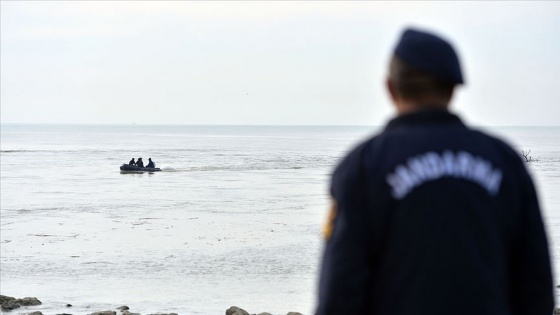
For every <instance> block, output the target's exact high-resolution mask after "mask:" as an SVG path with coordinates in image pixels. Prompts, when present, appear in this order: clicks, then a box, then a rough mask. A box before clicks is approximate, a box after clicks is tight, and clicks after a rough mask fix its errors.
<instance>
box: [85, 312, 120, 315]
mask: <svg viewBox="0 0 560 315" xmlns="http://www.w3.org/2000/svg"><path fill="white" fill-rule="evenodd" d="M89 315H117V312H115V311H101V312H95V313H91V314H89Z"/></svg>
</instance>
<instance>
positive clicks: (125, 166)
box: [121, 164, 161, 172]
mask: <svg viewBox="0 0 560 315" xmlns="http://www.w3.org/2000/svg"><path fill="white" fill-rule="evenodd" d="M121 171H131V172H159V171H161V169H160V168H159V167H155V168H151V167H140V166H136V165H129V164H123V165H121Z"/></svg>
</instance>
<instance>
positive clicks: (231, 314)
mask: <svg viewBox="0 0 560 315" xmlns="http://www.w3.org/2000/svg"><path fill="white" fill-rule="evenodd" d="M226 315H249V313H247V311H246V310H244V309H242V308H239V307H237V306H232V307H230V308H228V309H227V310H226Z"/></svg>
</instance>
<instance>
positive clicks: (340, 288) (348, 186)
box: [316, 150, 371, 315]
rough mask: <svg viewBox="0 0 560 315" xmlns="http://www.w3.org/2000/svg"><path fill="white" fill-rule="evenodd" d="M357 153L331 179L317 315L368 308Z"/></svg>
mask: <svg viewBox="0 0 560 315" xmlns="http://www.w3.org/2000/svg"><path fill="white" fill-rule="evenodd" d="M359 152H360V150H355V151H354V152H353V153H351V154H350V155H349V156H348V157H347V158H346V159H345V160H344V161H343V162H342V163H341V164H340V165H339V167H338V168H337V170H336V171H335V173H334V175H333V179H332V183H331V195H332V198H333V202H334V205H335V206H334V210H333V211H335V216H334V219H333V222H332V223H333V224H332V230H331V231H332V232H331V233H329V234H330V236H327V240H326V244H325V250H324V253H323V260H322V266H321V272H320V281H319V301H318V308H317V312H316V314H317V315H327V314H367V313H368V309H369V308H370V307H369V302H368V301H369V300H371V285H370V283H371V270H370V267H369V266H370V265H371V264H370V263H369V260H370V256H371V253H370V251H369V250H368V247H369V245H368V239H369V238H368V223H367V222H368V220H369V214H368V213H369V212H368V208H369V206H368V198H369V197H368V185H367V180H366V176H367V174H365V171H364V170H363V163H362V162H361V161H360V160H361V159H360V155H361V154H360V153H359Z"/></svg>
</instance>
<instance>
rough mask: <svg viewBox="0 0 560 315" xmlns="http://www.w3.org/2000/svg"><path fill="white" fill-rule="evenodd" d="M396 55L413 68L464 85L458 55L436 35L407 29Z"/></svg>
mask: <svg viewBox="0 0 560 315" xmlns="http://www.w3.org/2000/svg"><path fill="white" fill-rule="evenodd" d="M395 55H396V56H398V57H399V58H401V59H402V60H403V61H405V62H406V63H407V64H409V65H410V66H411V67H413V68H416V69H418V70H422V71H424V72H426V73H429V74H431V75H433V76H435V77H436V78H438V79H441V80H444V81H447V82H451V83H456V84H461V83H464V80H463V74H462V72H461V66H460V65H459V58H458V57H457V53H455V50H454V49H453V47H452V46H451V44H449V43H448V42H447V41H445V40H444V39H442V38H441V37H438V36H436V35H434V34H430V33H426V32H424V31H419V30H414V29H410V28H409V29H406V30H405V31H404V32H403V34H402V35H401V38H400V40H399V42H398V44H397V47H396V48H395Z"/></svg>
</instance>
